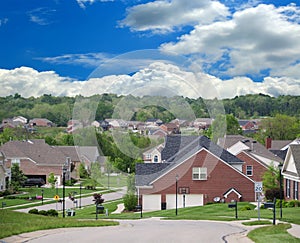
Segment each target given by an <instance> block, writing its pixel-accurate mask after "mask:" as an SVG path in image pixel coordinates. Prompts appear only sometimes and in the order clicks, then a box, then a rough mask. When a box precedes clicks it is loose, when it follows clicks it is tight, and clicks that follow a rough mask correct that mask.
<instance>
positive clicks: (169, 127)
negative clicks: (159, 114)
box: [159, 123, 180, 135]
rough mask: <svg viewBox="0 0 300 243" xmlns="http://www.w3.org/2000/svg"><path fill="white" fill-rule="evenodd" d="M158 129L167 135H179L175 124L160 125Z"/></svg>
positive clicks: (177, 126) (178, 129)
mask: <svg viewBox="0 0 300 243" xmlns="http://www.w3.org/2000/svg"><path fill="white" fill-rule="evenodd" d="M159 127H160V128H161V129H162V130H164V131H165V132H167V134H168V135H170V134H179V133H180V128H179V125H177V124H176V123H165V124H162V125H160V126H159Z"/></svg>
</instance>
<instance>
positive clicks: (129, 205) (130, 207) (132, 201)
mask: <svg viewBox="0 0 300 243" xmlns="http://www.w3.org/2000/svg"><path fill="white" fill-rule="evenodd" d="M123 202H124V207H125V210H127V211H134V210H135V208H136V206H137V196H136V195H134V194H132V193H128V194H126V195H125V196H124V197H123Z"/></svg>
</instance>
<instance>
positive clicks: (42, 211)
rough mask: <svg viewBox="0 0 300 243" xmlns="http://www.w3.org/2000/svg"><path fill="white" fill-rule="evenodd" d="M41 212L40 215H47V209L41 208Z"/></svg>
mask: <svg viewBox="0 0 300 243" xmlns="http://www.w3.org/2000/svg"><path fill="white" fill-rule="evenodd" d="M39 214H40V215H44V216H47V211H46V210H40V211H39Z"/></svg>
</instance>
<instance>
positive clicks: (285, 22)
mask: <svg viewBox="0 0 300 243" xmlns="http://www.w3.org/2000/svg"><path fill="white" fill-rule="evenodd" d="M299 18H300V8H299V7H297V6H296V5H294V4H291V5H288V6H285V7H279V8H276V7H274V6H273V5H265V4H260V5H258V6H257V7H252V8H247V9H243V10H241V11H237V12H235V13H234V14H233V16H232V19H230V20H225V21H217V22H214V23H211V24H207V25H196V26H195V27H194V29H193V30H192V31H191V32H190V33H189V34H185V35H182V36H181V37H180V38H179V39H178V41H177V42H174V43H165V44H163V45H161V49H162V50H166V51H172V52H176V53H178V54H197V55H199V54H200V55H201V58H202V62H203V63H204V64H206V65H207V64H208V65H211V66H212V67H213V65H219V64H218V62H220V61H221V64H222V65H224V67H225V73H226V74H229V75H232V76H234V75H245V74H259V73H260V72H261V71H263V70H266V69H270V70H271V72H274V70H284V69H285V68H288V67H289V66H290V65H291V64H292V63H295V62H298V61H299V57H300V42H299V39H300V25H299V23H298V22H299ZM224 60H225V61H224ZM216 69H217V67H216ZM277 74H278V75H280V73H278V71H277ZM282 74H284V73H282Z"/></svg>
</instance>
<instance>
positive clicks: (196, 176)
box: [193, 167, 207, 180]
mask: <svg viewBox="0 0 300 243" xmlns="http://www.w3.org/2000/svg"><path fill="white" fill-rule="evenodd" d="M193 180H207V168H205V167H194V168H193Z"/></svg>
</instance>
